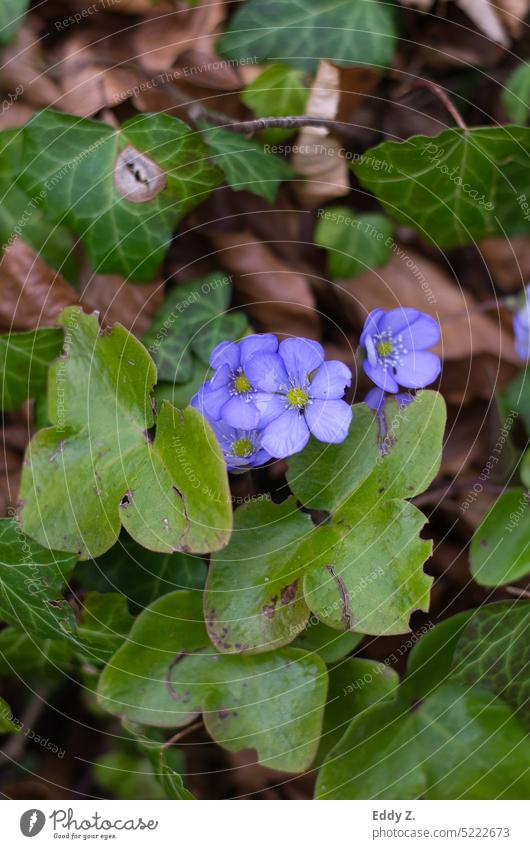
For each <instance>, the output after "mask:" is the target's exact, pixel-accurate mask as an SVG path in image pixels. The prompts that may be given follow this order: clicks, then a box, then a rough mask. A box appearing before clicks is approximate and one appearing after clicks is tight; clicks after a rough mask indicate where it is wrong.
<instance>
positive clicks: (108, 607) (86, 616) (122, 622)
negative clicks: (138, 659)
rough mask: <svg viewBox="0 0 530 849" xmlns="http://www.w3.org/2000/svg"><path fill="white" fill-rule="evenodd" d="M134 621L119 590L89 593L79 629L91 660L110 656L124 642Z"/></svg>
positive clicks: (104, 658) (99, 659)
mask: <svg viewBox="0 0 530 849" xmlns="http://www.w3.org/2000/svg"><path fill="white" fill-rule="evenodd" d="M133 622H134V617H133V616H131V614H130V613H129V609H128V607H127V599H126V598H125V597H124V596H122V595H120V593H104V594H102V593H95V592H92V593H88V594H87V595H86V597H85V599H84V601H83V609H82V611H81V618H80V622H79V625H78V629H77V634H78V637H79V639H80V640H81V642H82V643H83V653H84V654H86V655H87V656H88V657H90V659H91V661H106V660H108V659H109V658H110V656H111V655H112V654H114V652H115V651H117V649H119V647H120V646H121V644H122V643H123V641H124V639H125V637H126V636H127V634H128V633H129V631H130V630H131V627H132V625H133Z"/></svg>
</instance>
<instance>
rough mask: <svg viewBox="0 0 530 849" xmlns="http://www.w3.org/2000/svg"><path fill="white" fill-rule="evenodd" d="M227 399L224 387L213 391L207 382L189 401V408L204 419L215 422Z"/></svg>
mask: <svg viewBox="0 0 530 849" xmlns="http://www.w3.org/2000/svg"><path fill="white" fill-rule="evenodd" d="M229 398H230V393H229V392H228V388H227V387H226V386H221V388H220V389H215V390H213V389H212V388H211V386H210V381H209V380H207V381H206V383H203V385H202V386H201V388H200V389H199V391H198V392H197V393H196V394H195V395H194V396H193V398H192V399H191V401H190V406H192V407H194V408H195V409H196V410H198V411H199V412H200V413H202V415H203V416H204V417H205V418H207V419H209V420H210V421H212V422H215V421H217V420H218V419H219V418H220V417H221V410H222V408H223V407H224V405H225V404H226V402H227V401H228V399H229Z"/></svg>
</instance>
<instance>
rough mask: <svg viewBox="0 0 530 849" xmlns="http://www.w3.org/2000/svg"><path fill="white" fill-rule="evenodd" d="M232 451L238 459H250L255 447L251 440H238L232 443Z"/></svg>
mask: <svg viewBox="0 0 530 849" xmlns="http://www.w3.org/2000/svg"><path fill="white" fill-rule="evenodd" d="M232 451H233V452H234V454H235V456H236V457H250V455H251V454H252V453H253V452H254V446H253V445H252V442H251V441H250V439H244V438H243V439H236V441H235V442H232Z"/></svg>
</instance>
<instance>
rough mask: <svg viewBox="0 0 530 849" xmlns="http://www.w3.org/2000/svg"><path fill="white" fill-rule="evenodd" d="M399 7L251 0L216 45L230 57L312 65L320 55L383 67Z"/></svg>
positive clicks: (358, 0)
mask: <svg viewBox="0 0 530 849" xmlns="http://www.w3.org/2000/svg"><path fill="white" fill-rule="evenodd" d="M395 11H396V10H395V9H394V7H393V6H391V5H388V4H386V3H380V2H378V0H319V2H318V3H314V0H248V2H247V3H245V4H243V6H241V7H240V8H239V9H238V11H237V12H236V13H235V15H234V16H233V18H232V19H231V21H230V24H229V26H228V29H227V31H226V32H225V33H224V34H223V35H222V36H221V38H220V40H219V41H218V42H217V48H218V50H219V51H220V53H221V54H222V55H223V56H227V57H229V58H230V59H239V60H241V59H245V58H248V57H249V56H255V57H256V59H255V61H257V62H264V61H266V60H267V59H282V60H284V61H285V62H287V63H288V64H289V65H292V66H293V67H295V68H305V69H306V70H308V71H315V70H316V68H317V66H318V61H319V59H320V58H323V59H329V61H330V62H333V63H334V64H335V65H375V66H377V67H379V66H380V65H388V64H389V63H390V61H391V59H392V56H393V54H394V48H395V45H396V38H397V30H396V15H395Z"/></svg>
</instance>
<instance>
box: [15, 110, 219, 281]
mask: <svg viewBox="0 0 530 849" xmlns="http://www.w3.org/2000/svg"><path fill="white" fill-rule="evenodd" d="M22 165H23V166H24V167H23V169H22V173H21V177H20V182H21V184H22V185H23V186H24V187H25V188H26V190H27V191H28V192H29V193H30V194H31V195H32V196H37V197H39V199H40V200H39V204H40V205H41V206H42V208H43V209H46V210H48V212H49V213H50V215H52V216H54V218H55V219H56V220H58V221H61V222H63V223H65V224H67V225H68V226H69V227H70V228H71V229H72V230H73V231H74V233H76V234H77V235H78V236H79V237H80V238H81V239H82V240H83V242H84V245H85V247H86V249H87V251H88V254H89V257H90V260H91V262H92V266H93V268H94V270H95V271H98V272H100V273H109V274H111V273H116V274H123V275H127V276H129V277H130V278H131V279H133V280H151V279H152V278H153V276H154V274H155V272H156V270H157V268H158V266H159V265H160V262H161V261H162V259H163V257H164V254H165V252H166V250H167V248H168V246H169V244H170V242H171V239H172V236H173V231H174V229H175V227H176V225H177V223H178V222H179V221H180V220H181V218H182V217H183V216H184V215H185V214H186V213H187V212H189V211H190V210H191V209H193V208H194V207H195V206H197V205H198V204H199V203H201V202H202V201H203V200H205V199H206V198H207V197H208V195H209V194H210V192H211V191H212V189H213V188H214V187H215V186H217V185H218V184H219V183H220V181H221V179H222V174H221V172H220V171H218V169H217V168H216V167H215V166H213V165H212V164H211V162H210V160H209V158H208V153H207V150H206V148H205V146H204V144H203V143H202V141H201V139H200V136H199V135H198V134H197V133H194V132H193V131H192V130H191V129H190V127H188V125H187V124H185V123H184V122H183V121H180V120H179V119H177V118H172V117H171V116H169V115H164V114H156V115H150V114H145V115H137V116H135V117H134V118H130V119H129V120H128V121H126V122H125V123H124V124H123V126H122V127H121V128H120V129H119V130H116V129H114V128H113V127H110V126H109V125H108V124H104V123H102V122H100V121H93V120H90V119H88V118H78V117H76V116H74V115H65V114H63V113H59V112H54V111H52V110H46V111H44V112H40V113H37V114H36V115H35V116H34V117H33V118H32V119H31V120H30V121H29V122H28V124H27V125H26V128H25V141H24V155H23V162H22Z"/></svg>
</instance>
